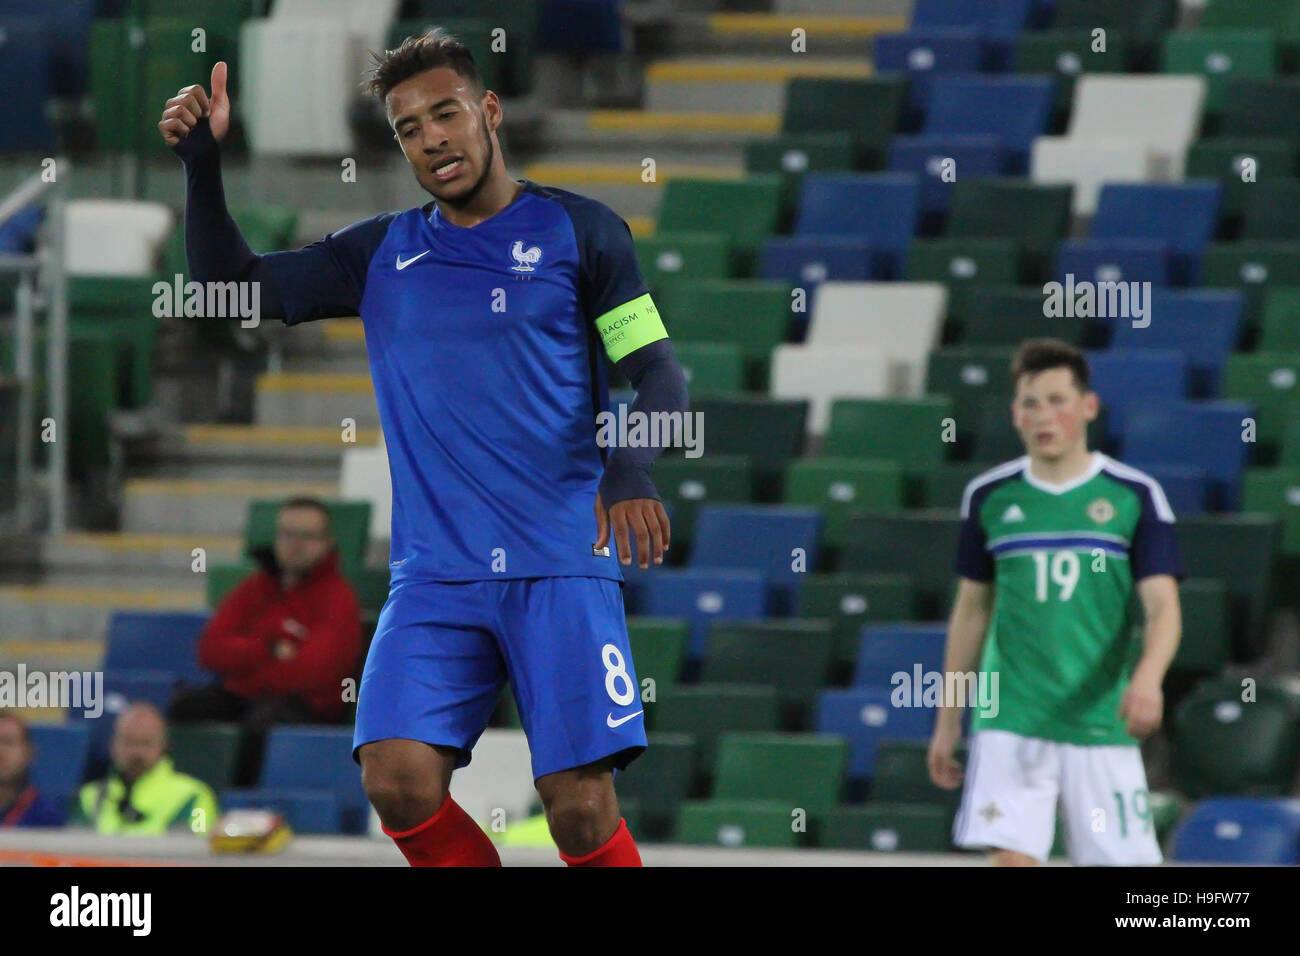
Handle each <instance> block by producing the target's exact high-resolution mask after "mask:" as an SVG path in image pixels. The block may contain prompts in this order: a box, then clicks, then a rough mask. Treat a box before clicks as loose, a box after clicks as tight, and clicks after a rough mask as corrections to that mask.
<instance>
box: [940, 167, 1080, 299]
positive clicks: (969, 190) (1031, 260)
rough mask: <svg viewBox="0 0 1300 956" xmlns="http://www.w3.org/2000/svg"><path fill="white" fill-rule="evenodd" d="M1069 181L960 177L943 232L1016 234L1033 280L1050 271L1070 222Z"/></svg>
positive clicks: (966, 235) (988, 235) (951, 234)
mask: <svg viewBox="0 0 1300 956" xmlns="http://www.w3.org/2000/svg"><path fill="white" fill-rule="evenodd" d="M1072 194H1073V187H1071V186H1069V185H1050V186H1048V185H1038V184H1034V183H1030V182H1028V181H1026V180H1021V179H968V180H959V181H958V182H956V183H954V184H953V187H952V202H951V206H950V209H949V213H948V221H947V224H946V227H945V230H944V235H945V236H948V237H949V238H970V237H984V238H992V239H1013V240H1015V241H1016V242H1017V243H1018V244H1019V247H1020V249H1021V250H1022V251H1023V254H1024V257H1025V258H1024V268H1025V270H1026V275H1028V276H1029V277H1030V278H1031V280H1032V281H1034V282H1038V281H1045V280H1046V279H1047V278H1048V277H1049V276H1048V272H1049V269H1050V261H1049V260H1050V256H1051V254H1052V253H1054V251H1055V249H1056V245H1057V243H1059V242H1060V241H1061V239H1063V238H1065V235H1066V231H1067V230H1068V228H1069V225H1070V201H1071V196H1072Z"/></svg>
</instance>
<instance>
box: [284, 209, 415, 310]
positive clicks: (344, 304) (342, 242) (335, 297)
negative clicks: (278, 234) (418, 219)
mask: <svg viewBox="0 0 1300 956" xmlns="http://www.w3.org/2000/svg"><path fill="white" fill-rule="evenodd" d="M397 215H398V214H397V213H395V212H386V213H383V214H381V215H378V216H375V217H373V218H371V219H363V220H361V221H360V222H354V223H353V224H352V225H350V226H346V227H344V228H343V229H340V230H339V231H338V232H332V233H330V234H329V235H328V236H326V237H325V238H323V239H317V240H316V241H315V242H313V243H311V244H310V245H306V246H303V247H302V248H301V249H293V250H291V251H288V252H271V253H267V254H266V255H264V256H262V257H261V258H262V260H263V262H264V264H265V268H266V272H267V274H268V275H269V277H270V279H271V282H272V284H273V285H274V286H275V289H276V292H277V295H278V297H279V300H280V302H281V303H282V307H283V310H284V324H285V325H296V324H297V323H299V322H309V321H311V320H313V319H328V318H333V317H337V316H345V315H356V314H357V313H358V312H359V311H360V309H361V296H362V293H363V292H364V291H365V286H366V271H367V270H368V269H369V268H370V260H371V259H372V258H373V257H374V255H375V250H376V249H378V248H379V246H380V243H382V242H383V241H384V236H385V234H386V233H387V232H388V227H389V225H390V224H391V223H392V221H393V220H394V219H395V218H397Z"/></svg>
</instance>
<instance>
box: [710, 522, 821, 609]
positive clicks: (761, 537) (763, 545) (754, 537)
mask: <svg viewBox="0 0 1300 956" xmlns="http://www.w3.org/2000/svg"><path fill="white" fill-rule="evenodd" d="M821 528H822V515H821V512H820V511H818V510H817V509H816V508H802V507H789V506H783V505H740V504H711V505H704V506H703V507H701V508H700V510H699V511H698V512H697V513H696V517H695V544H694V546H693V547H692V549H691V557H690V561H689V565H690V567H691V568H693V569H696V570H710V569H712V570H724V569H727V570H736V569H747V570H752V571H758V572H759V573H761V574H762V575H763V576H764V579H765V580H766V581H767V583H768V586H769V588H770V589H771V593H772V597H773V606H772V609H773V611H774V612H775V613H776V614H778V615H781V616H784V615H786V614H789V612H790V608H791V607H792V606H793V604H794V588H795V587H796V585H797V582H798V581H799V580H800V579H801V576H802V575H803V574H805V573H807V572H808V571H812V570H814V569H815V568H816V567H817V562H818V559H819V557H820V553H821V552H820V547H821V545H820V536H821Z"/></svg>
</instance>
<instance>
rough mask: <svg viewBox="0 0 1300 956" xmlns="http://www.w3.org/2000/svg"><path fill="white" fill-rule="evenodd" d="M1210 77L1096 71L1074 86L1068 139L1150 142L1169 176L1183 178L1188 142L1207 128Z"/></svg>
mask: <svg viewBox="0 0 1300 956" xmlns="http://www.w3.org/2000/svg"><path fill="white" fill-rule="evenodd" d="M1204 104H1205V78H1204V77H1200V76H1184V75H1175V76H1147V75H1143V76H1125V75H1116V76H1109V75H1101V74H1096V73H1090V74H1087V75H1084V76H1082V77H1080V78H1079V82H1078V84H1077V85H1076V86H1075V88H1074V105H1073V108H1072V109H1071V112H1070V128H1069V129H1068V130H1067V131H1066V134H1065V135H1066V138H1067V139H1069V140H1072V141H1073V142H1075V143H1076V144H1080V145H1087V144H1090V143H1096V142H1100V141H1103V140H1105V141H1109V140H1116V139H1127V140H1135V141H1138V142H1142V143H1146V144H1147V145H1148V146H1150V147H1151V149H1152V151H1153V153H1154V154H1155V159H1156V161H1157V162H1158V163H1159V164H1160V177H1159V178H1161V179H1163V180H1177V179H1181V178H1182V176H1183V161H1184V159H1185V154H1186V152H1187V147H1188V145H1189V144H1190V143H1191V142H1192V141H1193V140H1194V139H1196V136H1197V134H1198V133H1199V131H1200V128H1201V109H1202V107H1203V106H1204Z"/></svg>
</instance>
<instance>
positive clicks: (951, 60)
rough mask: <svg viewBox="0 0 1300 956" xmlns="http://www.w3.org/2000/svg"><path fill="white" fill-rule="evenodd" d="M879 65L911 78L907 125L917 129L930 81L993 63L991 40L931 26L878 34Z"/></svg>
mask: <svg viewBox="0 0 1300 956" xmlns="http://www.w3.org/2000/svg"><path fill="white" fill-rule="evenodd" d="M871 57H872V61H873V62H874V63H875V68H876V70H877V71H879V72H881V73H887V74H888V73H893V74H903V75H905V76H906V77H907V99H906V112H905V113H904V115H903V118H902V124H903V126H904V128H908V129H916V128H918V127H919V126H920V120H921V117H922V115H923V113H924V110H925V104H926V103H928V102H929V99H930V83H931V82H932V81H933V79H934V77H935V76H936V75H938V74H942V73H980V72H982V71H984V70H985V69H987V68H988V67H989V66H990V59H991V51H990V48H989V44H988V41H987V40H986V39H985V37H983V36H982V35H981V34H980V32H979V31H978V30H963V29H952V28H947V29H928V30H909V31H908V32H906V33H878V34H876V36H875V38H874V40H873V41H872V46H871Z"/></svg>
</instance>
